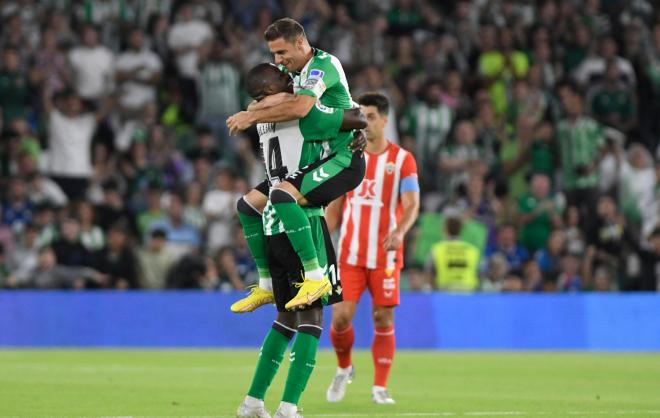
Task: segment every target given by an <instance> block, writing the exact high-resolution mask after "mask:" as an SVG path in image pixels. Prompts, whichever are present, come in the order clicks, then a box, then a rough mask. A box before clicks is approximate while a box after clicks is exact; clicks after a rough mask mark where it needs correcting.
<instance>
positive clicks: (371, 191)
mask: <svg viewBox="0 0 660 418" xmlns="http://www.w3.org/2000/svg"><path fill="white" fill-rule="evenodd" d="M358 197H359V198H361V199H367V200H371V199H375V198H376V180H371V179H364V180H362V184H361V185H360V190H359V191H358Z"/></svg>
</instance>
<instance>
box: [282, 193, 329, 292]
mask: <svg viewBox="0 0 660 418" xmlns="http://www.w3.org/2000/svg"><path fill="white" fill-rule="evenodd" d="M282 194H285V195H286V196H285V197H284V198H283V197H282ZM278 197H279V199H276V198H273V197H272V193H271V202H272V203H273V207H274V208H275V211H276V212H277V216H278V217H279V218H280V220H281V221H282V224H283V225H284V230H285V231H286V235H287V237H289V241H290V242H291V246H292V247H293V249H294V250H295V251H296V254H298V257H299V258H300V261H301V262H302V265H303V268H304V269H305V277H306V278H310V279H315V280H321V279H322V278H323V271H322V270H321V268H320V266H319V260H318V258H317V254H316V247H315V246H314V239H313V238H312V227H311V225H310V223H309V218H308V217H307V214H306V213H305V211H304V210H303V209H302V208H301V207H300V205H298V203H296V201H295V199H293V197H292V196H291V195H289V194H288V193H286V192H281V193H280V196H278ZM289 198H290V199H289ZM284 199H287V201H284Z"/></svg>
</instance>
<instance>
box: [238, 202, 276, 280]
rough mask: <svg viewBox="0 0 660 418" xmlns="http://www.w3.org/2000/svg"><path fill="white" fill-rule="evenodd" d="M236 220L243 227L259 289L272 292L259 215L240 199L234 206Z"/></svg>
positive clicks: (264, 239)
mask: <svg viewBox="0 0 660 418" xmlns="http://www.w3.org/2000/svg"><path fill="white" fill-rule="evenodd" d="M236 209H237V212H238V219H239V220H240V222H241V226H242V227H243V233H244V234H245V240H246V241H247V245H248V248H249V249H250V254H252V257H253V258H254V262H255V264H256V265H257V272H258V273H259V287H261V288H262V289H265V290H270V291H272V290H273V285H272V280H271V278H270V270H269V269H268V261H267V259H266V236H265V235H264V225H263V222H262V220H261V214H260V213H259V212H257V210H256V209H254V208H253V207H252V206H250V204H249V203H247V201H246V200H245V198H243V197H242V198H240V199H239V200H238V203H237V204H236Z"/></svg>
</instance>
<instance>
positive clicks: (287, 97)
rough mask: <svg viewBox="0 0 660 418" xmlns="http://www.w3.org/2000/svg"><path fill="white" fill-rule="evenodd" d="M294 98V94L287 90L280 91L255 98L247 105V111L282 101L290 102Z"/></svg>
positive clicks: (275, 104) (276, 104)
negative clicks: (261, 97)
mask: <svg viewBox="0 0 660 418" xmlns="http://www.w3.org/2000/svg"><path fill="white" fill-rule="evenodd" d="M295 98H296V95H295V94H293V93H288V92H281V93H277V94H272V95H270V96H266V97H264V98H263V99H262V100H255V101H253V102H252V103H250V105H249V106H248V108H247V110H248V111H250V112H251V111H255V110H261V109H266V108H268V107H273V106H279V105H281V104H282V103H285V102H290V101H292V100H294V99H295Z"/></svg>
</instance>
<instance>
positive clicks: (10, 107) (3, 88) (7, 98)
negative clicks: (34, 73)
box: [0, 48, 28, 126]
mask: <svg viewBox="0 0 660 418" xmlns="http://www.w3.org/2000/svg"><path fill="white" fill-rule="evenodd" d="M2 63H3V66H2V70H0V109H2V120H3V123H4V124H5V125H6V126H8V125H9V124H10V123H11V122H12V121H13V120H14V119H17V118H22V117H24V116H25V114H26V113H27V106H26V104H27V101H28V79H27V77H26V76H25V72H24V71H19V56H18V52H17V51H16V50H15V49H12V48H7V49H5V50H4V51H3V53H2Z"/></svg>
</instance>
